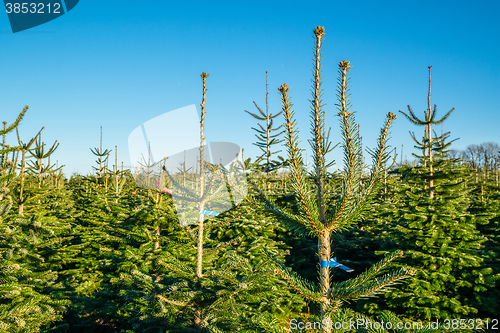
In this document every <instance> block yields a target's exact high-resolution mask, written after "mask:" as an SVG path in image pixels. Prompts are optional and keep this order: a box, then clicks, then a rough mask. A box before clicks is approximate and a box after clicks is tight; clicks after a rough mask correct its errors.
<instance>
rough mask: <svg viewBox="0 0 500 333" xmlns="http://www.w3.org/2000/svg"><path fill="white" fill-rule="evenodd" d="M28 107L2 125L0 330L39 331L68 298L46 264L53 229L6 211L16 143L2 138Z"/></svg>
mask: <svg viewBox="0 0 500 333" xmlns="http://www.w3.org/2000/svg"><path fill="white" fill-rule="evenodd" d="M27 110H28V107H27V106H26V107H25V108H24V109H23V111H21V113H20V114H19V116H18V118H17V119H16V121H15V122H14V123H13V124H12V125H10V126H8V127H7V126H6V123H5V122H4V129H3V130H0V135H2V137H3V140H2V148H1V149H0V330H2V331H6V332H23V333H24V332H39V331H40V330H41V329H43V328H46V329H47V328H48V327H49V326H50V324H51V323H52V322H54V321H56V320H58V319H60V318H61V314H62V313H63V312H64V311H65V305H67V304H68V302H66V301H61V300H59V299H58V298H57V297H56V296H55V295H54V294H53V292H56V291H57V285H56V283H57V279H58V274H57V272H56V271H53V270H50V269H46V268H45V267H44V264H45V258H44V256H43V251H44V250H45V249H46V248H47V247H48V246H50V245H49V244H52V243H55V242H57V241H58V240H59V239H58V237H57V235H56V236H55V237H54V236H53V235H55V234H57V233H58V232H57V231H54V230H53V228H51V226H48V225H47V223H46V222H47V221H46V220H44V219H41V220H40V219H38V218H35V217H33V218H29V219H26V218H20V217H19V216H16V215H15V214H9V210H10V209H11V207H12V204H13V200H12V197H11V195H10V194H9V192H11V187H12V186H13V184H15V177H16V166H17V160H18V152H19V150H20V147H11V146H9V145H7V144H6V142H5V136H6V134H8V133H9V132H11V131H13V130H14V129H16V128H17V127H18V125H19V123H20V121H21V120H22V119H23V117H24V115H25V113H26V111H27Z"/></svg>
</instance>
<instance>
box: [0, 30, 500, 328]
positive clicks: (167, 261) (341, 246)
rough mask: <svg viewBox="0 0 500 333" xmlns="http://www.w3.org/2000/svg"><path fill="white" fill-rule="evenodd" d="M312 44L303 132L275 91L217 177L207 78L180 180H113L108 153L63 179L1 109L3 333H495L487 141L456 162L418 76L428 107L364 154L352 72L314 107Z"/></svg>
mask: <svg viewBox="0 0 500 333" xmlns="http://www.w3.org/2000/svg"><path fill="white" fill-rule="evenodd" d="M324 34H325V32H324V28H323V27H320V26H318V27H317V28H316V29H315V30H314V47H313V69H312V74H313V78H312V87H311V93H312V95H311V101H310V102H311V109H310V120H311V121H310V124H309V125H310V131H309V132H308V131H304V130H302V131H301V132H300V134H299V132H298V127H299V124H297V122H296V120H295V119H296V117H295V111H294V108H293V104H292V96H293V90H291V89H293V87H292V88H291V87H288V86H287V84H283V85H281V86H280V87H279V93H280V98H281V106H282V109H281V110H278V111H275V110H274V111H269V108H268V107H267V105H266V107H265V108H264V107H262V108H261V107H259V106H258V105H257V104H256V111H255V112H250V111H247V114H245V113H243V110H242V115H244V116H245V117H248V119H252V120H253V121H255V123H256V124H257V125H254V127H255V130H256V136H257V140H258V141H257V142H256V143H255V145H256V146H258V147H259V148H260V149H261V150H262V156H260V157H259V158H252V159H250V158H248V159H244V158H243V157H242V156H240V155H238V158H237V159H236V162H235V163H234V164H232V165H231V167H230V168H224V166H221V165H217V164H211V163H209V162H207V161H206V160H205V158H204V156H205V155H204V149H205V144H206V142H205V135H204V130H205V118H206V117H210V107H208V106H207V107H206V106H205V101H206V96H207V85H209V84H210V78H209V75H208V74H206V73H202V74H201V82H200V92H201V94H200V97H201V104H200V106H201V126H200V137H199V142H200V145H199V154H198V156H199V159H198V165H197V167H196V169H186V168H184V169H180V172H179V173H178V174H176V175H172V174H170V173H168V172H167V170H166V169H165V167H163V168H162V167H161V163H165V161H166V160H159V162H157V163H154V164H152V163H151V161H150V159H145V160H144V163H143V164H142V169H140V170H123V169H122V168H121V167H120V166H119V165H118V162H117V161H118V160H117V157H116V155H115V154H116V147H115V148H114V149H112V148H113V147H102V145H101V146H100V147H98V148H92V149H91V151H92V154H93V155H94V158H95V159H96V163H95V164H94V171H93V172H92V173H90V174H87V175H78V174H74V175H72V176H71V177H69V178H68V177H66V176H64V175H63V174H62V172H61V170H60V167H58V166H57V165H55V164H54V161H53V160H52V161H51V160H50V157H51V155H52V154H53V152H54V151H55V150H56V149H57V146H58V144H57V142H56V143H50V142H43V140H42V131H40V132H39V133H33V134H32V135H31V137H29V138H23V137H21V136H20V135H19V132H18V128H22V122H21V120H22V119H23V118H24V117H29V116H30V111H29V109H28V107H25V108H24V109H23V110H22V112H21V113H19V114H16V113H15V112H11V113H10V114H9V115H8V116H7V117H6V118H8V119H11V118H12V119H14V118H15V117H16V116H17V118H16V119H15V120H13V121H12V120H11V121H10V122H4V123H3V125H4V126H3V129H0V134H1V136H2V145H1V147H0V258H1V260H0V332H72V333H76V332H96V333H97V332H127V333H132V332H135V333H139V332H154V333H165V332H417V331H418V332H448V331H460V332H475V331H481V330H486V331H495V330H498V329H500V323H499V322H498V319H499V318H500V313H499V307H500V291H499V290H500V289H499V288H498V279H499V277H500V265H499V262H498V257H499V253H500V248H499V241H500V239H499V234H500V227H499V220H500V218H499V213H500V184H499V165H498V164H499V162H500V148H499V146H498V144H496V143H492V142H491V143H484V144H481V143H477V144H475V145H471V146H469V147H468V148H467V149H466V150H465V151H457V150H453V145H452V141H453V140H452V139H450V136H451V134H450V133H448V132H446V131H445V129H446V122H445V120H446V119H447V118H448V117H453V112H452V111H453V109H452V110H451V111H449V112H448V113H446V114H444V115H438V114H437V112H436V106H435V105H434V106H433V105H432V104H431V99H430V95H431V67H429V68H428V72H429V93H428V109H427V110H426V111H425V112H424V113H423V114H418V113H415V112H414V111H413V110H412V109H411V107H410V106H408V110H407V111H404V112H396V111H397V110H394V112H389V113H388V114H387V116H386V118H385V119H380V123H379V124H377V126H380V134H379V137H378V139H377V141H376V142H370V143H366V142H365V144H367V145H368V146H370V147H371V150H369V151H365V152H363V149H362V147H363V144H362V137H361V134H360V132H359V127H358V125H357V123H356V119H355V116H356V115H357V114H356V113H354V112H353V111H352V110H351V105H350V101H349V97H350V94H349V87H350V84H351V82H350V80H349V71H350V69H351V65H350V62H349V61H346V60H344V61H341V62H339V64H338V87H337V110H336V112H335V113H334V114H332V113H330V112H325V110H324V109H323V105H322V100H321V96H322V90H321V85H322V80H323V78H322V76H321V65H322V64H321V50H322V38H323V36H324ZM424 70H425V68H424ZM266 101H267V99H266ZM266 104H267V103H266ZM358 116H361V115H358ZM325 117H331V118H335V119H337V120H338V122H339V126H340V133H341V137H340V140H339V141H335V139H332V138H330V136H329V133H330V132H329V129H328V128H326V125H325ZM396 117H398V118H399V119H400V121H399V123H398V125H397V126H408V127H409V128H410V129H412V130H414V132H413V134H412V137H413V139H414V141H415V147H416V148H417V153H416V154H414V160H413V161H411V162H408V161H403V159H401V156H400V155H398V154H396V152H395V151H394V149H392V148H391V146H396V147H397V146H398V143H397V142H391V141H390V131H391V127H392V126H393V122H394V120H395V118H396ZM441 124H444V125H443V127H441V126H440V125H441ZM44 125H45V124H40V126H44ZM300 126H301V127H302V128H303V126H304V124H300ZM410 126H412V127H410ZM456 134H457V135H459V133H456ZM454 135H455V133H454ZM306 140H308V142H309V143H310V146H311V151H312V163H311V164H310V165H309V166H306V165H305V161H304V156H303V155H304V152H303V151H302V149H300V148H299V142H300V141H306ZM89 148H90V147H89ZM332 149H339V150H341V151H342V153H343V159H342V161H337V162H336V165H335V168H338V169H334V168H333V167H332V161H330V160H328V158H327V154H328V153H329V152H330V151H331V150H332ZM89 158H92V155H90V154H89ZM63 163H64V161H63ZM158 163H160V164H158ZM158 165H159V167H158ZM154 168H156V169H155V170H159V171H158V173H155V174H153V173H152V172H151V171H150V170H151V169H154ZM238 175H239V176H240V177H241V175H243V176H244V178H245V182H246V183H245V184H246V185H245V187H244V188H243V187H242V186H240V185H241V182H239V183H238V182H237V181H236V180H237V178H238ZM150 177H151V179H154V180H155V181H154V182H153V183H151V181H150ZM155 177H156V178H155ZM146 179H147V181H146ZM240 180H241V179H240ZM144 184H147V185H144ZM148 184H149V185H148ZM151 184H153V185H151ZM224 191H225V192H224ZM221 193H226V194H221ZM236 198H240V199H236ZM221 199H225V200H226V201H227V202H228V203H229V207H228V209H224V210H223V211H220V214H218V215H217V213H216V212H217V207H220V206H218V205H219V204H220V200H221ZM353 322H355V323H356V325H354V326H353V325H352V323H353ZM369 322H371V323H372V325H369V324H368V323H369ZM373 323H376V324H377V325H375V324H373ZM407 323H412V325H411V327H410V326H408V325H401V324H407ZM414 323H420V324H421V325H420V326H419V325H413V324H414ZM429 323H433V325H432V326H431V327H429ZM342 324H346V325H342ZM434 324H435V325H434Z"/></svg>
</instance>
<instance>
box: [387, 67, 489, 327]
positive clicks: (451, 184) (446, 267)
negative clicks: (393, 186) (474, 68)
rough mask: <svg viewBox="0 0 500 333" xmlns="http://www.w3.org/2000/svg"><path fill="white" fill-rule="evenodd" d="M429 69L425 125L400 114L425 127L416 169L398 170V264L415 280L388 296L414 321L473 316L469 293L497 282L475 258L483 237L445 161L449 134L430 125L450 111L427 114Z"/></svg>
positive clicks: (450, 162)
mask: <svg viewBox="0 0 500 333" xmlns="http://www.w3.org/2000/svg"><path fill="white" fill-rule="evenodd" d="M430 68H431V67H429V93H428V109H427V110H426V111H425V118H424V120H420V119H419V118H418V117H417V116H416V115H415V114H414V113H413V111H412V110H411V108H410V106H408V109H409V115H408V114H406V113H404V112H402V111H400V112H401V113H403V114H404V115H405V116H406V117H407V118H408V119H410V120H411V121H412V122H413V123H415V124H417V125H422V126H425V132H424V137H423V139H422V140H421V141H419V140H417V139H416V138H415V135H414V134H412V137H413V138H414V140H415V142H416V144H417V145H416V147H417V148H419V149H420V150H421V151H422V155H416V154H414V156H415V157H417V158H418V160H419V165H417V166H414V167H413V166H406V167H402V168H400V169H399V170H398V172H399V174H400V175H401V177H402V181H403V183H404V197H403V205H402V206H400V208H399V212H397V217H398V218H397V219H395V221H396V223H397V227H398V229H399V230H400V231H401V232H402V234H400V235H399V236H398V235H396V236H395V237H398V239H399V242H400V245H401V246H402V249H403V250H405V251H406V252H407V253H408V254H409V256H408V257H407V258H405V259H402V260H400V264H401V265H411V266H412V267H415V268H416V269H417V274H416V275H415V277H414V278H412V279H410V280H408V283H407V284H405V285H404V286H403V287H402V288H401V289H399V290H396V291H393V292H391V293H390V294H389V295H387V296H388V297H389V300H388V305H389V308H392V309H394V310H395V311H398V312H401V311H402V309H404V315H406V316H407V317H410V318H414V319H431V318H438V319H444V318H459V317H460V318H465V317H469V318H470V317H473V316H475V314H476V313H477V311H478V310H477V308H475V307H474V302H475V301H474V299H473V297H471V293H472V294H473V293H477V292H481V291H485V290H486V287H487V286H488V285H491V283H492V281H493V280H494V279H496V278H497V277H495V276H493V275H492V274H491V272H492V270H491V268H488V267H484V265H483V259H482V258H481V256H480V255H478V251H479V250H480V248H481V244H482V243H483V242H484V238H483V237H482V236H481V235H480V234H479V232H478V231H477V230H476V227H475V224H476V221H477V219H476V217H475V216H473V215H471V214H469V213H468V211H467V210H468V208H469V204H470V203H469V200H468V198H467V188H466V187H465V182H464V181H465V179H466V177H467V176H466V173H465V170H464V167H463V166H461V165H460V164H458V163H457V162H458V161H457V160H456V159H451V158H449V156H448V151H449V146H450V145H451V141H449V140H448V139H449V135H450V134H449V133H443V134H442V135H440V136H438V135H437V134H436V133H435V132H433V131H432V128H431V126H432V124H438V123H441V122H443V121H444V120H445V119H446V118H447V117H448V116H449V115H450V114H451V112H452V111H453V109H452V110H451V111H449V112H448V113H447V114H446V115H445V116H444V117H443V118H441V119H440V120H435V116H436V106H434V109H433V110H431V104H430V93H431V78H430Z"/></svg>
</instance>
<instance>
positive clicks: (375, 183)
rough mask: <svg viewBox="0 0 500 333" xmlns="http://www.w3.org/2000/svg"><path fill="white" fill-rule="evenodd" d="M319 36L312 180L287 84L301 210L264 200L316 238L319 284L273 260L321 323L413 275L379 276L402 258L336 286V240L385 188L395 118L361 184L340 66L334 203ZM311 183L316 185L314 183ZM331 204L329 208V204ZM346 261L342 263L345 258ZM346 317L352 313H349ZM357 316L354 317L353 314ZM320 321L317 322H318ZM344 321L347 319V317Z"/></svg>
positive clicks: (319, 31) (318, 36)
mask: <svg viewBox="0 0 500 333" xmlns="http://www.w3.org/2000/svg"><path fill="white" fill-rule="evenodd" d="M314 34H315V41H316V45H315V53H314V56H315V57H314V61H313V63H314V64H315V66H314V69H313V74H314V78H313V92H312V95H313V100H312V101H311V104H312V107H311V119H312V121H311V123H312V129H311V132H312V134H313V138H312V140H311V141H310V143H311V146H312V149H313V153H314V170H313V172H312V175H311V178H308V177H307V171H306V169H305V167H304V163H303V159H302V154H301V150H300V149H299V148H298V130H297V123H296V121H295V119H294V112H293V110H292V104H291V101H290V97H289V89H290V88H288V87H287V85H286V84H283V85H282V86H281V87H280V88H279V91H280V93H281V99H282V107H283V115H284V118H285V131H286V148H287V150H288V159H289V169H290V173H291V178H292V187H293V190H294V193H295V199H296V201H297V206H298V208H299V211H298V212H293V211H289V210H286V209H281V208H279V207H277V206H276V205H275V203H273V202H272V201H271V200H270V199H269V198H266V197H265V194H262V195H263V198H264V206H265V208H266V209H267V210H268V211H269V212H270V213H273V214H274V215H276V216H277V217H278V219H279V220H280V221H281V222H283V223H284V224H285V225H287V226H288V227H289V228H291V229H292V230H294V231H295V232H297V233H298V234H300V235H312V236H315V237H316V238H317V240H318V256H319V285H317V284H316V283H313V282H308V281H305V280H303V279H302V278H301V277H300V276H299V275H298V274H297V273H294V272H291V271H290V270H289V269H288V268H287V267H285V266H284V265H283V263H282V262H280V261H279V260H277V259H275V258H273V256H272V255H270V259H271V260H272V262H274V265H275V267H276V270H275V271H276V273H277V274H279V275H280V276H281V277H282V278H283V279H285V280H286V281H287V282H288V283H289V284H290V285H291V286H292V287H293V288H294V289H295V290H296V292H298V293H299V294H301V295H302V296H303V297H305V298H306V299H307V300H308V301H310V302H313V303H316V304H318V305H319V307H320V311H319V314H318V317H319V321H323V320H326V321H329V320H331V319H332V318H337V319H339V318H340V317H341V314H342V313H343V312H342V311H341V306H342V304H343V302H344V301H348V300H350V299H357V298H361V297H368V296H372V295H374V294H376V293H377V292H381V291H383V290H385V289H386V288H388V287H389V286H390V285H392V284H394V283H395V282H397V281H399V280H401V279H403V278H405V277H407V276H408V274H410V273H411V271H409V270H407V269H406V268H403V269H401V270H399V271H397V272H393V273H389V274H386V275H384V276H383V277H378V278H376V277H377V275H378V274H379V273H380V271H381V270H382V269H383V268H384V267H386V266H387V264H388V263H389V262H391V261H392V260H394V259H395V258H396V257H397V256H399V253H396V254H393V255H392V256H389V257H388V258H386V259H385V260H383V261H381V262H379V263H378V264H376V265H374V266H372V267H371V268H370V269H369V270H367V271H366V272H364V273H363V274H361V275H358V276H357V277H356V278H353V279H351V280H347V281H344V282H341V283H331V270H330V264H329V263H330V262H332V261H331V260H330V259H332V255H333V253H332V251H331V250H332V246H331V241H332V239H331V236H332V234H333V233H336V232H340V231H342V230H346V229H348V228H349V227H350V226H351V225H352V224H353V223H354V222H355V221H356V220H357V219H358V218H359V216H360V214H361V213H362V212H363V211H364V210H365V209H366V207H367V206H368V205H369V204H370V202H371V200H372V198H373V195H374V193H376V191H377V190H378V189H379V188H380V186H381V173H382V171H383V165H384V163H385V161H386V160H387V158H388V148H387V143H386V141H387V138H388V133H389V128H390V125H391V122H392V121H393V120H394V118H395V115H394V114H392V113H389V115H388V116H387V120H386V122H385V124H384V126H383V127H382V129H381V132H380V137H379V140H378V146H377V148H376V149H375V150H374V151H372V152H371V154H372V157H373V166H372V169H371V173H370V176H369V180H368V181H367V182H366V183H364V184H363V185H361V182H360V175H361V169H362V165H361V163H360V162H361V145H360V137H359V133H358V131H357V126H356V124H355V121H354V112H352V111H349V110H350V103H349V96H350V95H349V94H348V90H349V80H348V71H349V69H350V68H351V66H350V64H349V62H348V61H342V62H340V64H339V86H338V100H339V104H338V109H339V113H338V116H339V118H340V123H341V132H342V147H343V150H344V162H345V169H344V171H343V172H342V189H341V192H340V193H339V195H338V196H337V197H336V198H334V199H333V200H330V201H329V200H327V199H328V195H329V194H328V193H326V191H325V188H326V169H327V167H328V166H329V165H330V164H328V163H327V162H326V158H325V156H326V154H327V153H328V152H329V151H330V143H329V141H328V137H327V136H325V133H326V131H325V119H324V112H323V109H322V102H321V95H322V89H321V84H322V83H321V41H322V37H323V35H324V28H323V27H319V26H318V27H317V28H316V29H315V30H314ZM309 179H310V180H311V181H309ZM327 202H328V203H329V204H328V205H327ZM341 260H342V258H341ZM345 314H346V315H347V314H348V312H346V313H345ZM350 315H353V314H350ZM318 317H317V318H318ZM344 319H345V318H344ZM322 332H331V328H329V327H323V328H322Z"/></svg>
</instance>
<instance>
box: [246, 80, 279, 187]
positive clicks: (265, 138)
mask: <svg viewBox="0 0 500 333" xmlns="http://www.w3.org/2000/svg"><path fill="white" fill-rule="evenodd" d="M268 88H269V83H268V80H267V71H266V112H264V111H263V110H262V109H261V108H260V107H259V106H258V105H257V103H255V101H254V102H253V103H254V105H255V107H256V108H257V110H258V111H259V114H257V113H252V112H249V111H246V110H245V112H246V113H248V114H249V115H251V116H252V117H254V118H255V119H258V120H261V121H265V125H264V126H262V125H261V124H258V126H259V128H254V127H252V129H253V130H255V131H256V132H257V134H255V136H256V137H257V140H258V141H257V142H256V143H254V145H256V146H257V147H259V149H260V150H261V151H262V152H263V154H262V156H261V158H265V162H264V163H263V164H261V165H260V167H261V169H262V171H264V172H265V173H266V175H267V179H268V180H269V173H270V172H271V171H273V170H276V169H277V168H279V167H281V166H282V165H283V163H284V161H283V160H282V159H281V161H276V160H273V159H272V156H273V155H275V154H277V153H279V152H281V150H278V151H273V149H274V146H276V145H278V144H280V143H282V142H283V139H280V135H281V134H283V131H280V132H278V133H273V132H276V131H279V130H281V128H282V126H283V125H279V126H278V127H274V119H275V118H276V117H278V116H279V115H281V113H282V112H283V111H280V112H278V113H276V114H272V113H269V89H268Z"/></svg>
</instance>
